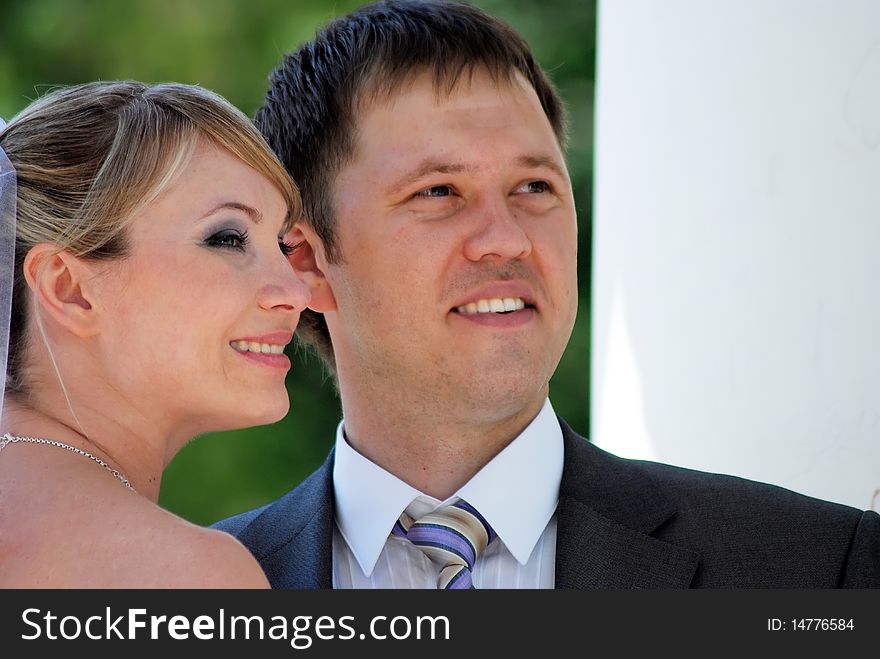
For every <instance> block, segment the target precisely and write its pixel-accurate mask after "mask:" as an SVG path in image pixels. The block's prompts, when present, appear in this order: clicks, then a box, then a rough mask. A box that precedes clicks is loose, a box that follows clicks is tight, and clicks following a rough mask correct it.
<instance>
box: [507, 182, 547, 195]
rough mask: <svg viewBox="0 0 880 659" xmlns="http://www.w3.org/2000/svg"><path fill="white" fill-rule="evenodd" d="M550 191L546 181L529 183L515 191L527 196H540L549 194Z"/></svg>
mask: <svg viewBox="0 0 880 659" xmlns="http://www.w3.org/2000/svg"><path fill="white" fill-rule="evenodd" d="M550 190H551V188H550V184H549V183H547V181H529V182H528V183H523V184H522V185H521V186H519V187H518V188H517V189H516V191H517V192H526V193H528V194H542V193H544V192H550Z"/></svg>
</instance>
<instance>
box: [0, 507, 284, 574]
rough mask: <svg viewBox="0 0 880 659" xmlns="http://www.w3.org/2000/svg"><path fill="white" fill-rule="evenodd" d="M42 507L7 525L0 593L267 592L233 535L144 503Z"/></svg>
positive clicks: (0, 563)
mask: <svg viewBox="0 0 880 659" xmlns="http://www.w3.org/2000/svg"><path fill="white" fill-rule="evenodd" d="M95 501H99V503H96V504H95V505H93V506H91V507H89V508H88V509H85V508H84V507H82V506H78V507H75V508H74V507H68V506H65V505H64V504H63V503H60V504H59V505H58V506H57V507H54V508H53V509H51V510H50V509H49V507H48V506H40V510H32V511H31V512H32V514H31V515H29V516H28V517H27V518H22V517H19V518H18V520H12V519H10V520H7V521H9V522H16V523H11V524H9V525H8V526H7V528H6V529H5V530H6V531H8V533H4V536H5V538H0V540H2V541H0V545H2V547H0V549H2V550H3V554H4V555H5V556H4V560H3V561H0V585H2V586H3V587H22V588H28V587H31V588H33V587H36V588H268V586H269V584H268V581H267V580H266V577H265V575H264V574H263V571H262V570H261V569H260V566H259V564H258V563H257V561H256V559H254V557H253V556H252V555H251V554H250V552H248V550H247V549H246V548H245V547H244V546H243V545H242V544H241V543H239V542H238V540H236V539H235V538H233V537H232V536H231V535H228V534H226V533H223V532H221V531H217V530H214V529H207V528H203V527H201V526H197V525H195V524H192V523H190V522H188V521H186V520H184V519H182V518H181V517H178V516H177V515H174V514H173V513H170V512H168V511H166V510H163V509H162V508H160V507H159V506H157V505H155V504H153V503H152V502H150V501H147V500H146V499H142V498H140V497H135V496H127V497H126V498H125V499H122V498H115V500H113V501H110V500H108V499H106V498H105V499H95Z"/></svg>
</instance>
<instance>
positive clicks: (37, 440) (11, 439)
mask: <svg viewBox="0 0 880 659" xmlns="http://www.w3.org/2000/svg"><path fill="white" fill-rule="evenodd" d="M19 442H30V443H31V444H45V445H47V446H57V447H58V448H63V449H67V450H68V451H72V452H74V453H76V454H77V455H81V456H83V457H84V458H88V459H89V460H92V461H94V462H97V463H98V464H99V465H101V466H102V467H104V469H106V470H107V471H109V472H110V473H111V474H113V475H114V476H115V477H116V480H118V481H119V482H120V483H122V484H123V485H125V487H127V488H128V489H129V490H131V491H132V492H136V491H137V490H135V489H134V488H133V487H132V485H131V483H129V482H128V479H127V478H126V477H125V475H124V474H123V473H122V472H121V471H119V470H118V469H114V468H113V467H111V466H110V465H108V464H107V463H106V462H104V461H103V460H102V459H101V458H99V457H97V456H95V455H92V454H91V453H87V452H86V451H83V450H82V449H79V448H76V447H75V446H71V445H70V444H65V443H64V442H59V441H56V440H54V439H43V438H42V437H22V436H19V435H12V434H10V433H6V434H5V435H3V437H2V438H0V451H2V450H3V449H4V448H5V447H6V445H7V444H17V443H19Z"/></svg>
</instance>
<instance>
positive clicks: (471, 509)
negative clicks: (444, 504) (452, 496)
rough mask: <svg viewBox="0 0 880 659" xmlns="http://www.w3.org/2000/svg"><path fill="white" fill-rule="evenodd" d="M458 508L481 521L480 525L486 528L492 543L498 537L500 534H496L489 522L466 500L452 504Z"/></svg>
mask: <svg viewBox="0 0 880 659" xmlns="http://www.w3.org/2000/svg"><path fill="white" fill-rule="evenodd" d="M452 505H453V506H455V507H456V508H461V509H462V510H466V511H467V512H469V513H470V514H471V515H473V516H474V517H476V518H477V519H478V520H480V523H481V524H482V525H483V526H485V527H486V534H487V535H488V536H489V542H492V541H493V540H494V539H495V538H497V537H498V534H497V533H495V529H493V528H492V527H491V526H489V522H487V521H486V518H485V517H483V516H482V515H481V514H480V513H479V512H478V511H477V509H476V508H474V507H473V506H472V505H471V504H469V503H468V502H467V501H465V500H464V499H459V500H458V501H456V502H455V503H454V504H452Z"/></svg>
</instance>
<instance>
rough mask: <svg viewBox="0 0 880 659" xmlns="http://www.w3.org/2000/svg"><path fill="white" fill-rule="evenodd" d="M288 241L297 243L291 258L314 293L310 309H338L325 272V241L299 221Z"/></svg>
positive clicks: (290, 233)
mask: <svg viewBox="0 0 880 659" xmlns="http://www.w3.org/2000/svg"><path fill="white" fill-rule="evenodd" d="M286 238H287V240H288V242H290V243H292V244H294V245H296V249H294V250H293V252H292V253H291V255H290V257H289V259H290V265H292V266H293V270H294V272H296V274H297V276H298V277H299V278H300V279H301V280H302V281H303V282H305V284H306V286H308V287H309V292H310V293H311V295H312V299H311V302H309V309H311V310H312V311H317V312H319V313H325V312H328V311H335V310H336V297H335V296H334V295H333V289H332V288H331V287H330V282H329V280H328V279H327V277H326V275H325V274H324V272H325V270H326V268H327V259H326V257H325V255H324V243H323V241H322V240H321V239H320V238H319V237H318V235H317V234H316V233H315V232H314V230H313V229H312V228H311V227H309V226H307V225H305V224H302V223H301V222H297V223H296V224H295V225H294V226H293V228H292V229H291V230H290V232H289V233H288V234H287V236H286Z"/></svg>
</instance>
